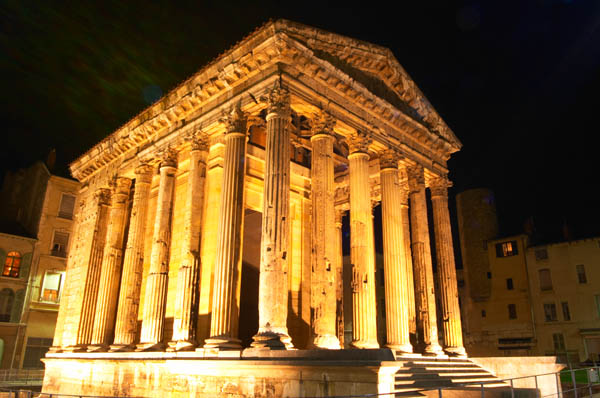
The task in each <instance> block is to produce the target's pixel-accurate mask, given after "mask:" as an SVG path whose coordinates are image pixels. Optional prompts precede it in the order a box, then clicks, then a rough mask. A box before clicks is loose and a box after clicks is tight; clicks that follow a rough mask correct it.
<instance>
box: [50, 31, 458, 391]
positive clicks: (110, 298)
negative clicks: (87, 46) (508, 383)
mask: <svg viewBox="0 0 600 398" xmlns="http://www.w3.org/2000/svg"><path fill="white" fill-rule="evenodd" d="M460 147H461V144H460V142H459V141H458V139H457V138H456V137H455V135H454V134H453V133H452V131H451V130H450V129H449V128H448V126H447V125H446V124H445V123H444V121H443V120H442V119H441V118H440V116H439V115H438V114H437V113H436V111H435V110H434V109H433V107H432V106H431V104H430V103H429V102H428V101H427V99H426V98H425V97H424V96H423V94H422V93H421V91H420V90H419V89H418V88H417V87H416V85H415V83H414V82H413V81H412V80H411V79H410V77H409V76H408V74H407V73H406V72H405V71H404V69H403V68H402V67H401V66H400V64H399V63H398V61H397V60H396V59H395V58H394V56H393V55H392V53H391V52H390V51H389V50H388V49H386V48H382V47H379V46H376V45H372V44H369V43H365V42H361V41H358V40H354V39H350V38H347V37H343V36H340V35H337V34H332V33H328V32H325V31H322V30H319V29H315V28H311V27H307V26H304V25H301V24H297V23H293V22H289V21H284V20H279V21H275V22H269V23H267V24H266V25H264V26H263V27H261V28H259V29H258V30H256V31H255V32H253V33H252V34H250V35H249V36H248V37H246V38H245V39H243V40H242V41H241V42H239V43H238V44H236V45H235V46H234V47H233V48H232V49H230V50H228V51H226V52H225V53H223V54H222V55H221V56H219V57H218V58H217V59H216V60H214V61H213V62H212V63H211V64H209V65H207V66H206V67H204V68H203V69H201V70H200V71H199V72H198V73H196V74H195V75H194V76H192V77H191V78H189V79H188V80H186V81H185V82H183V83H182V84H181V85H180V86H178V87H177V88H175V89H173V90H172V91H171V92H170V93H168V94H167V95H165V96H164V97H163V98H162V99H161V100H159V101H158V102H157V103H155V104H154V105H152V106H150V107H149V108H148V109H146V110H145V111H143V112H142V113H140V114H139V115H137V116H136V117H134V118H133V119H132V120H130V121H129V122H128V123H127V124H125V125H124V126H123V127H121V128H120V129H118V130H117V131H115V132H114V133H112V134H111V135H110V136H108V137H107V138H106V139H104V140H103V141H102V142H100V143H99V144H97V145H96V146H95V147H94V148H92V149H91V150H89V151H88V152H87V153H85V154H84V155H83V156H81V157H80V158H79V159H77V160H76V161H75V162H73V163H72V164H71V171H72V174H73V176H74V177H75V178H76V179H78V180H79V181H81V183H82V188H81V190H80V192H79V196H78V207H77V209H76V226H75V233H74V236H73V238H72V240H71V250H70V253H69V258H68V269H67V277H66V286H65V290H64V292H63V296H62V301H61V306H60V311H59V316H58V322H57V326H56V334H55V337H54V343H53V347H52V348H51V350H50V352H49V353H48V354H47V356H46V358H45V363H46V378H45V381H44V391H46V392H63V393H84V394H101V395H113V394H114V395H117V394H120V395H123V394H129V395H136V396H164V394H165V393H167V392H168V393H169V394H175V392H177V393H178V394H180V395H182V396H253V397H254V396H256V397H258V396H286V394H288V395H287V396H296V395H297V396H299V394H300V393H302V392H301V391H300V390H299V389H301V388H306V389H308V390H304V393H306V391H309V390H310V389H311V388H312V390H310V391H312V392H313V393H319V394H320V393H321V392H322V393H323V394H326V393H328V392H327V391H329V392H331V391H334V392H336V391H337V392H338V393H339V392H345V391H346V390H343V389H344V388H349V389H350V390H348V391H347V392H349V393H350V392H352V393H361V392H365V391H366V392H373V391H382V389H381V388H380V387H376V389H375V390H372V389H371V387H372V385H373V383H374V385H378V384H381V383H383V381H382V380H384V379H385V377H388V378H389V374H393V372H392V371H391V370H390V371H388V372H387V373H386V372H385V371H382V370H381V369H382V368H381V367H373V366H362V368H361V369H362V370H358V369H356V366H359V365H361V363H362V362H361V361H367V360H369V359H373V358H375V359H377V358H380V359H381V358H384V359H385V358H388V359H389V358H391V359H392V360H394V358H395V355H400V356H402V355H406V356H411V355H412V356H418V355H417V354H424V355H432V356H443V355H451V356H464V355H465V351H464V348H463V342H462V331H461V323H460V311H459V304H458V294H457V287H456V275H455V267H454V254H453V245H452V234H451V230H450V219H449V213H448V200H447V189H448V187H449V186H450V185H451V183H450V181H449V180H448V178H447V174H448V169H447V166H446V164H447V163H446V162H447V160H448V159H449V158H450V156H451V154H452V153H454V152H456V151H458V150H459V149H460ZM427 188H429V190H430V192H431V201H432V208H433V219H432V220H428V215H427V203H426V200H427V199H426V190H427ZM379 203H381V206H382V228H383V230H382V236H383V248H384V253H383V256H384V264H385V268H384V269H385V304H384V305H385V313H386V318H385V322H386V341H385V342H378V341H377V324H376V315H377V312H376V311H377V306H378V305H381V303H377V302H376V299H375V283H376V281H375V273H374V272H375V264H374V263H375V252H374V239H375V235H376V234H375V233H374V229H373V216H372V209H373V207H374V206H375V205H377V204H379ZM344 214H349V219H350V237H351V262H352V276H351V281H352V282H351V286H349V288H351V290H352V294H351V297H352V321H351V324H352V341H351V342H350V346H351V347H352V348H353V349H352V350H340V348H341V347H343V346H344V344H343V342H340V339H341V338H343V327H340V325H343V324H344V320H343V310H342V309H343V305H342V303H341V301H342V298H343V289H344V286H342V248H341V246H342V243H341V242H342V235H341V219H342V217H343V216H344ZM430 228H433V232H434V234H433V236H435V242H430V233H429V231H430ZM433 244H435V253H436V261H437V270H438V272H437V275H438V278H439V280H438V281H437V282H436V283H435V284H436V285H437V286H439V288H438V290H434V273H433V270H432V260H433V259H432V250H431V246H432V245H433ZM436 301H438V302H439V303H440V304H441V305H439V307H438V306H436ZM438 318H439V319H440V320H441V322H440V326H441V327H442V331H441V333H440V331H438V322H437V319H438ZM380 343H383V345H384V347H385V348H387V349H383V348H384V347H381V348H380V345H381V344H380ZM346 345H347V344H346ZM376 349H379V350H376ZM387 353H392V354H393V355H392V356H391V357H389V356H386V355H388V354H387ZM281 358H284V359H285V360H284V361H283V362H281V361H280V362H277V361H278V359H279V360H281ZM344 358H346V359H347V360H348V361H350V362H353V364H352V366H354V367H353V368H352V369H355V370H354V371H352V372H350V371H348V370H347V369H344V368H343V367H341V368H340V366H337V365H336V366H337V367H336V366H333V365H331V361H332V360H335V361H342V362H343V361H344ZM267 359H268V360H267ZM336 363H337V362H336ZM363 365H364V363H363ZM270 366H271V367H270ZM382 366H383V365H382ZM375 368H376V369H379V370H373V369H375ZM396 370H397V368H396ZM361 372H363V373H361ZM390 372H391V373H390ZM384 374H387V376H385V375H384ZM311 375H312V376H311ZM311 377H312V378H311ZM303 383H304V386H305V387H302V384H303ZM323 383H325V384H323ZM336 383H337V384H336ZM342 385H343V386H345V387H342ZM299 386H300V387H299ZM336 386H337V387H336ZM369 386H370V387H369ZM332 389H333V390H332ZM249 391H251V393H250V392H249ZM260 391H267V392H264V393H261V392H260ZM269 391H271V392H272V394H271V395H269V394H270V393H269ZM310 391H309V392H310ZM319 391H321V392H319ZM203 394H204V395H203ZM228 394H229V395H228ZM231 394H233V395H231ZM236 394H237V395H236ZM261 394H262V395H261ZM295 394H296V395H295Z"/></svg>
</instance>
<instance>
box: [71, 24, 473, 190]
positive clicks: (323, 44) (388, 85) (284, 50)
mask: <svg viewBox="0 0 600 398" xmlns="http://www.w3.org/2000/svg"><path fill="white" fill-rule="evenodd" d="M274 62H275V63H277V62H279V63H287V64H292V65H294V64H295V63H298V64H300V63H302V64H303V68H305V69H304V70H305V71H310V72H311V73H312V74H313V75H314V76H313V77H319V73H320V72H321V71H322V69H323V68H322V66H323V65H324V64H326V65H328V66H329V67H330V68H331V67H333V68H331V69H335V70H337V71H338V72H340V73H339V74H338V76H333V77H331V75H327V76H325V77H323V76H321V77H323V79H322V80H324V81H326V83H328V84H330V85H331V86H332V87H334V88H335V89H336V90H338V91H342V92H344V93H347V94H348V96H349V97H350V98H356V99H357V102H358V103H360V104H361V106H364V107H365V108H369V109H370V110H372V111H373V112H376V113H378V114H379V115H381V117H383V118H385V119H388V120H395V119H400V118H401V119H402V120H403V122H402V123H404V124H407V123H408V124H410V126H411V129H410V130H411V131H417V130H419V131H420V132H419V134H420V139H422V140H423V142H425V144H426V145H430V144H431V145H435V146H436V148H437V149H438V150H439V151H440V152H442V153H444V154H445V155H444V157H446V158H447V157H449V156H450V154H451V153H453V152H456V151H458V150H459V149H460V148H461V146H462V144H461V143H460V141H459V140H458V139H457V138H456V136H455V135H454V133H453V132H452V130H450V128H449V127H448V126H447V125H446V123H445V122H444V121H443V120H442V118H441V117H440V116H439V115H438V113H437V112H436V111H435V109H434V108H433V106H432V105H431V104H430V103H429V101H428V100H427V99H426V98H425V96H424V95H423V93H422V92H421V91H420V90H419V88H418V87H417V86H416V84H415V83H414V82H413V80H412V79H411V78H410V77H409V76H408V74H407V73H406V71H405V70H404V68H402V66H401V65H400V63H399V62H398V61H397V60H396V58H395V57H394V55H393V54H392V52H391V51H390V50H389V49H387V48H385V47H381V46H378V45H375V44H371V43H367V42H364V41H360V40H357V39H352V38H349V37H346V36H342V35H339V34H335V33H330V32H327V31H325V30H322V29H317V28H313V27H310V26H306V25H303V24H300V23H296V22H292V21H288V20H283V19H281V20H277V21H270V22H268V23H266V24H264V25H263V26H261V27H260V28H258V29H256V30H255V31H254V32H252V33H251V34H249V35H248V36H246V37H245V38H244V39H243V40H241V41H240V42H238V43H236V44H235V45H234V46H233V47H231V48H230V49H229V50H227V51H225V52H224V53H222V54H221V55H219V56H218V57H217V58H215V60H213V61H212V62H211V63H209V64H208V65H206V66H204V67H203V68H202V69H200V70H199V71H198V72H197V73H195V74H194V75H193V76H191V77H190V78H188V79H187V80H185V81H184V82H183V83H181V84H180V85H179V86H177V87H175V88H174V89H173V90H171V91H170V92H169V93H167V94H166V95H164V96H163V97H162V98H161V99H160V100H158V101H157V102H156V103H154V104H153V105H151V106H149V107H148V108H146V109H145V110H144V111H142V112H141V113H139V114H138V115H136V116H135V117H134V118H132V119H131V120H130V121H128V122H127V123H126V124H125V125H123V126H122V127H120V128H119V129H117V130H116V131H115V132H114V133H112V134H111V135H109V136H108V137H107V138H105V139H104V140H103V141H101V142H100V143H99V144H97V145H96V146H94V147H93V148H92V149H90V150H89V151H87V152H86V153H85V154H83V155H82V156H81V157H80V158H78V159H77V160H75V161H74V162H72V163H71V165H70V168H71V172H72V174H73V176H74V177H75V178H77V179H79V180H82V179H85V178H86V177H87V176H89V175H91V174H93V173H94V171H95V170H98V169H99V168H101V167H103V166H104V165H106V164H107V163H110V162H112V161H113V160H114V159H116V158H117V157H120V155H122V154H123V153H126V152H129V151H130V150H132V148H134V147H139V146H140V145H142V144H143V143H144V142H147V141H148V140H149V139H151V137H152V136H153V135H154V134H156V132H157V131H158V130H161V129H164V128H166V127H168V126H170V125H173V124H174V123H176V122H177V121H181V120H185V118H186V115H189V114H191V113H192V112H196V111H197V109H198V108H200V107H201V106H202V105H203V104H206V103H207V102H210V101H211V99H213V98H215V97H216V96H218V95H220V94H222V93H223V92H224V91H225V90H227V89H229V88H230V87H231V86H233V85H235V84H238V83H239V81H241V80H243V79H246V78H248V76H251V75H252V74H253V73H257V71H260V70H262V69H264V68H265V65H269V64H272V63H274ZM307 64H310V65H308V66H307ZM320 66H321V67H320ZM326 72H327V71H326ZM340 77H341V78H340ZM357 87H358V91H359V93H358V95H357V93H356V91H357ZM350 92H352V93H350ZM365 93H366V94H369V95H366V96H365ZM357 96H360V97H361V98H360V99H359V98H357ZM369 96H370V97H372V98H365V97H369ZM373 98H375V99H376V101H374V100H373ZM398 111H399V112H398ZM423 131H425V132H426V133H425V134H424V133H423ZM423 136H427V137H423ZM444 161H445V160H444Z"/></svg>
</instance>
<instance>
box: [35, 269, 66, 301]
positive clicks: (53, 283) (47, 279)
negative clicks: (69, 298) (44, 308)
mask: <svg viewBox="0 0 600 398" xmlns="http://www.w3.org/2000/svg"><path fill="white" fill-rule="evenodd" d="M63 279H64V272H60V271H46V275H45V276H44V285H43V286H42V293H41V294H40V301H47V302H51V303H58V301H59V300H60V290H61V286H62V282H63Z"/></svg>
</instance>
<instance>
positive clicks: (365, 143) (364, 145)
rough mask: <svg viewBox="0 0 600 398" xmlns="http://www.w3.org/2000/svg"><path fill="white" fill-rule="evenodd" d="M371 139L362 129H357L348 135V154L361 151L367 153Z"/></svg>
mask: <svg viewBox="0 0 600 398" xmlns="http://www.w3.org/2000/svg"><path fill="white" fill-rule="evenodd" d="M371 142H373V139H372V138H371V137H370V135H369V134H368V133H366V132H364V131H357V132H356V133H354V134H352V135H351V136H350V137H348V148H349V149H350V154H353V153H357V152H361V153H369V145H371Z"/></svg>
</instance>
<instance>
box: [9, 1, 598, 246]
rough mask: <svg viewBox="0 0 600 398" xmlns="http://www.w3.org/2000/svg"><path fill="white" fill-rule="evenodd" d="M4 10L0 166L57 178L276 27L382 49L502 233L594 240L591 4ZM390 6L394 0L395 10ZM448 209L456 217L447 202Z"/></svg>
mask: <svg viewBox="0 0 600 398" xmlns="http://www.w3.org/2000/svg"><path fill="white" fill-rule="evenodd" d="M395 3H396V4H397V5H398V9H397V10H392V9H390V8H389V7H388V6H387V2H382V3H378V2H375V1H371V2H362V3H359V4H360V6H354V5H351V4H352V3H350V2H344V3H342V4H344V5H343V6H336V5H334V4H329V3H327V2H325V1H319V2H310V1H296V2H291V1H271V2H263V3H262V4H260V3H253V2H249V1H243V2H233V1H230V2H228V1H225V0H222V1H218V2H209V1H193V2H192V1H189V2H188V1H178V2H175V1H173V2H168V3H167V2H158V1H147V2H138V1H129V0H128V1H93V2H92V1H90V2H86V1H72V2H67V1H24V0H14V1H13V0H2V1H1V2H0V54H1V55H0V70H1V76H0V79H1V86H0V87H1V88H2V108H1V112H2V118H1V129H2V137H3V144H2V145H1V146H0V147H1V156H0V172H1V173H2V174H4V172H5V171H6V170H11V169H12V170H14V169H16V168H19V167H26V166H29V165H30V164H32V163H33V162H34V161H36V160H44V159H46V157H47V154H48V152H49V151H50V150H51V149H52V148H55V149H56V152H57V164H56V168H55V170H54V172H55V173H56V174H59V175H68V171H67V165H68V163H69V162H70V161H72V160H74V159H75V158H76V157H78V156H79V155H81V154H82V153H83V152H85V151H86V150H87V149H89V148H90V147H92V146H93V145H94V144H96V143H97V142H98V141H100V140H101V139H102V138H103V137H105V136H107V135H108V134H110V133H111V132H113V131H114V130H115V129H116V128H118V127H119V126H121V125H122V124H124V123H125V122H126V121H127V120H129V119H130V118H131V117H133V116H134V115H135V114H137V113H138V112H140V111H141V110H142V109H144V108H145V107H146V106H148V105H149V104H151V103H152V102H153V101H155V100H156V99H158V98H159V97H160V96H161V95H162V94H163V93H166V92H168V90H170V89H171V88H173V87H175V86H176V85H177V84H178V83H180V82H181V81H182V80H184V79H185V78H187V77H189V76H190V75H192V74H193V73H194V72H196V71H197V70H199V69H200V68H201V67H203V66H204V65H206V64H207V63H208V62H210V61H211V60H212V59H214V58H215V57H216V56H217V55H219V54H220V53H221V52H223V51H224V50H226V49H227V48H229V47H231V46H232V45H234V44H235V43H236V42H237V41H239V40H241V39H242V38H243V37H244V36H246V35H247V34H248V33H250V32H251V31H253V30H254V29H255V28H256V27H258V26H260V25H261V24H263V23H264V22H266V21H267V20H268V19H270V18H279V17H282V18H287V19H291V20H294V21H298V22H302V23H305V24H308V25H312V26H316V27H319V28H323V29H326V30H329V31H332V32H336V33H339V34H343V35H347V36H350V37H354V38H358V39H362V40H365V41H369V42H372V43H376V44H379V45H383V46H386V47H389V48H390V49H391V50H392V51H393V53H394V54H395V56H396V57H397V59H398V60H399V62H400V63H401V64H402V65H403V66H404V68H405V69H406V70H407V71H408V73H409V74H410V75H411V76H412V78H413V79H414V80H415V82H416V83H417V85H418V86H419V87H420V88H421V90H422V91H423V92H424V93H425V95H426V96H427V98H428V99H429V100H430V102H431V103H432V104H433V106H434V107H435V108H436V109H437V111H438V112H439V114H440V115H441V116H442V118H444V120H445V121H446V122H447V123H448V125H449V126H450V128H451V129H452V130H453V131H454V132H455V134H456V135H457V136H458V138H459V139H460V140H461V141H462V143H463V145H464V146H463V149H462V151H461V152H459V153H457V154H455V155H454V156H453V157H452V159H451V160H450V162H449V168H450V170H451V173H450V178H451V179H452V180H453V181H454V184H455V187H454V188H453V189H452V190H451V194H455V193H457V192H460V191H462V190H465V189H468V188H473V187H487V188H490V189H492V190H493V191H494V192H495V194H496V201H497V209H498V214H499V216H500V226H501V233H502V234H503V235H508V234H512V233H519V232H521V231H522V229H523V223H524V221H525V220H526V219H527V218H528V217H533V220H534V223H535V227H536V230H537V234H538V238H539V239H540V240H541V241H556V240H560V239H561V237H562V230H563V224H564V223H565V222H566V223H567V224H568V225H569V227H570V230H571V234H572V236H573V237H574V238H582V237H590V236H599V235H600V212H599V211H598V210H599V209H598V203H599V200H598V195H597V193H596V189H597V187H598V185H599V183H598V170H599V167H598V155H597V153H598V146H597V145H596V142H597V141H598V139H597V135H598V134H599V133H600V128H599V124H598V118H597V114H598V113H599V112H600V107H599V105H600V101H599V100H598V95H599V93H600V1H583V0H560V1H559V0H555V1H544V0H538V1H533V0H522V1H517V2H510V1H491V0H487V1H479V2H478V1H466V2H461V1H459V2H452V1H439V2H435V1H424V0H421V1H411V2H408V1H399V2H395ZM390 4H391V3H390ZM451 210H452V211H453V212H454V210H455V208H453V207H451Z"/></svg>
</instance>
